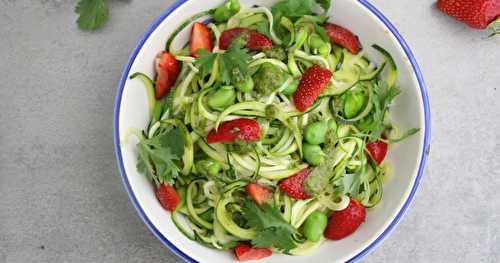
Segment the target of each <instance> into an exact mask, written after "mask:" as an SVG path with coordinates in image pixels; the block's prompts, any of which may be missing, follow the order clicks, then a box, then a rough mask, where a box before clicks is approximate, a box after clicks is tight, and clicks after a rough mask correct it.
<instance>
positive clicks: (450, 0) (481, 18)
mask: <svg viewBox="0 0 500 263" xmlns="http://www.w3.org/2000/svg"><path fill="white" fill-rule="evenodd" d="M437 7H438V8H439V10H441V11H443V12H444V13H445V14H447V15H449V16H452V17H454V18H456V19H457V20H459V21H462V22H464V23H465V24H467V25H469V26H470V27H472V28H476V29H486V28H488V27H489V28H491V29H492V30H493V34H498V33H500V19H499V17H500V0H438V1H437Z"/></svg>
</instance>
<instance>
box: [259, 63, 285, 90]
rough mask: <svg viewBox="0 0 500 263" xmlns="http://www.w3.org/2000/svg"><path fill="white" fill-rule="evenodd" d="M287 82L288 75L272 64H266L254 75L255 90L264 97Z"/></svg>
mask: <svg viewBox="0 0 500 263" xmlns="http://www.w3.org/2000/svg"><path fill="white" fill-rule="evenodd" d="M285 81H286V74H285V73H284V72H283V71H282V70H281V69H280V68H278V67H277V66H275V65H273V64H271V63H264V64H262V66H260V69H259V70H258V71H257V73H255V75H254V83H255V90H256V91H257V92H258V93H260V94H262V95H265V96H267V95H269V94H271V93H272V92H273V91H275V90H276V89H278V88H279V87H280V86H281V85H283V83H284V82H285Z"/></svg>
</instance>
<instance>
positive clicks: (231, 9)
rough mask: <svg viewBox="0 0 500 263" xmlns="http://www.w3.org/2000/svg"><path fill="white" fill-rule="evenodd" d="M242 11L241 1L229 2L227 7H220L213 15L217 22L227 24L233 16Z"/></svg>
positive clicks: (232, 0) (230, 0) (231, 0)
mask: <svg viewBox="0 0 500 263" xmlns="http://www.w3.org/2000/svg"><path fill="white" fill-rule="evenodd" d="M239 11H240V1H239V0H229V1H227V3H226V4H225V5H222V6H219V7H217V8H216V9H215V11H214V13H213V18H214V20H215V21H216V22H225V21H227V20H228V19H229V18H231V16H233V15H234V14H236V13H238V12H239Z"/></svg>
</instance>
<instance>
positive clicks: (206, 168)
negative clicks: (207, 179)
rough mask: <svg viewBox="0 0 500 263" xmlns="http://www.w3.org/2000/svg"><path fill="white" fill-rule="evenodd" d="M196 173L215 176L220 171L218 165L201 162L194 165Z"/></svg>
mask: <svg viewBox="0 0 500 263" xmlns="http://www.w3.org/2000/svg"><path fill="white" fill-rule="evenodd" d="M196 171H197V172H198V173H199V174H201V175H205V176H216V175H218V174H219V173H220V171H221V166H220V164H219V163H217V162H214V161H210V160H201V161H198V162H197V163H196Z"/></svg>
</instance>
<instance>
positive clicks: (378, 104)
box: [359, 80, 401, 141]
mask: <svg viewBox="0 0 500 263" xmlns="http://www.w3.org/2000/svg"><path fill="white" fill-rule="evenodd" d="M373 86H374V88H373V92H374V95H373V113H372V114H370V115H368V116H367V117H365V118H364V119H362V120H361V121H360V123H359V128H361V130H362V131H363V132H366V133H369V134H370V137H369V141H376V140H378V139H379V138H380V137H381V136H382V133H383V132H384V131H385V126H384V118H385V113H386V111H387V109H388V108H389V105H390V104H391V102H392V101H393V100H394V98H396V97H397V96H398V95H399V94H400V93H401V90H400V89H399V88H398V87H397V86H394V87H389V85H388V84H387V82H385V81H383V80H380V81H378V82H377V83H375V84H374V85H373Z"/></svg>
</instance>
